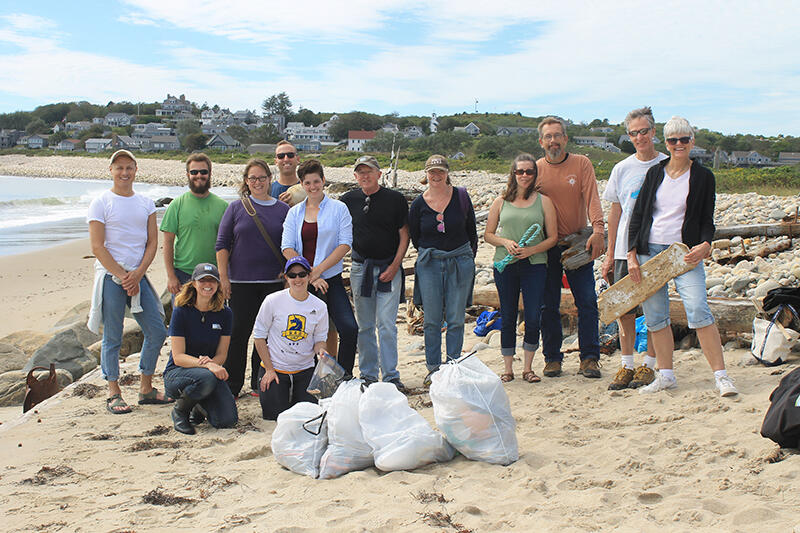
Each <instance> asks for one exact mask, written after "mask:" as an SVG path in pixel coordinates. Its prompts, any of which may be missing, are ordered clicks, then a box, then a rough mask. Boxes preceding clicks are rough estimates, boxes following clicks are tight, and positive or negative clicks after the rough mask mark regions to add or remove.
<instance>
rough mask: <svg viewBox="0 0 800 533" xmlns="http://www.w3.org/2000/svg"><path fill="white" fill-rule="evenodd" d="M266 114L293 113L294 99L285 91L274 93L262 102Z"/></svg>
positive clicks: (286, 114) (287, 114)
mask: <svg viewBox="0 0 800 533" xmlns="http://www.w3.org/2000/svg"><path fill="white" fill-rule="evenodd" d="M261 109H263V110H264V114H265V115H283V116H285V117H288V116H289V115H290V114H291V113H292V101H291V100H289V95H288V94H286V93H285V92H280V93H278V94H273V95H272V96H270V97H269V98H267V99H266V100H264V102H263V103H262V104H261Z"/></svg>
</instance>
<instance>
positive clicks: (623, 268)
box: [611, 259, 642, 316]
mask: <svg viewBox="0 0 800 533" xmlns="http://www.w3.org/2000/svg"><path fill="white" fill-rule="evenodd" d="M627 275H628V262H627V261H626V260H624V259H614V272H613V274H612V276H611V284H612V285H613V284H614V283H616V282H618V281H619V280H621V279H622V278H624V277H625V276H627ZM625 314H626V315H633V316H636V315H641V314H642V306H641V305H637V306H636V307H634V308H633V309H631V310H630V311H628V312H627V313H625ZM623 316H624V315H623Z"/></svg>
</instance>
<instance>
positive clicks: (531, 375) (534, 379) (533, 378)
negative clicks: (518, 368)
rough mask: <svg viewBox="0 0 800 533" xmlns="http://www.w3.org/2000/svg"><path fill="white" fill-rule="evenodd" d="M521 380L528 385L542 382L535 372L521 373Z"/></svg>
mask: <svg viewBox="0 0 800 533" xmlns="http://www.w3.org/2000/svg"><path fill="white" fill-rule="evenodd" d="M522 379H524V380H525V381H527V382H528V383H539V382H540V381H542V378H540V377H539V376H537V375H536V372H534V371H533V370H528V371H527V372H523V373H522Z"/></svg>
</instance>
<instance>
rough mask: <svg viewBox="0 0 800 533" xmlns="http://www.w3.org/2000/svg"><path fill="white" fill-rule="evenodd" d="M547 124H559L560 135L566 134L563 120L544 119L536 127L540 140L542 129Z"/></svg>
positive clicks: (555, 118)
mask: <svg viewBox="0 0 800 533" xmlns="http://www.w3.org/2000/svg"><path fill="white" fill-rule="evenodd" d="M548 124H561V133H567V125H566V123H565V122H564V121H563V120H561V119H560V118H558V117H544V118H543V119H542V121H541V122H540V123H539V126H538V127H537V129H538V130H539V138H540V139H541V138H542V128H544V127H545V126H547V125H548Z"/></svg>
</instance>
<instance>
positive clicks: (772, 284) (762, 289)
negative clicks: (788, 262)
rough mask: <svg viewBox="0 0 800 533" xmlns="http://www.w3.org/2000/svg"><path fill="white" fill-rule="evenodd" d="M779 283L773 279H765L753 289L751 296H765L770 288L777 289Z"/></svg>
mask: <svg viewBox="0 0 800 533" xmlns="http://www.w3.org/2000/svg"><path fill="white" fill-rule="evenodd" d="M780 286H781V284H780V283H778V282H777V281H775V280H773V279H768V280H767V281H765V282H763V283H761V284H760V285H758V287H756V289H755V291H754V292H753V296H755V297H756V298H760V297H762V296H766V295H767V293H768V292H769V291H771V290H772V289H777V288H778V287H780Z"/></svg>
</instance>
